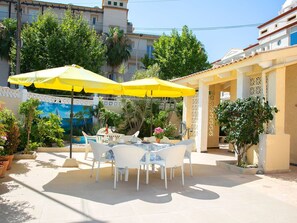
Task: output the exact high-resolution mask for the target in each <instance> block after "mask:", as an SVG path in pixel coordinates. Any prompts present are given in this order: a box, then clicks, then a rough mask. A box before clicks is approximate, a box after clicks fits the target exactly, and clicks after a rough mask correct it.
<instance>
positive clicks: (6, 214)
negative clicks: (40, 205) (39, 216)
mask: <svg viewBox="0 0 297 223" xmlns="http://www.w3.org/2000/svg"><path fill="white" fill-rule="evenodd" d="M31 208H32V207H31V206H30V204H29V203H28V202H26V201H19V202H11V201H9V200H7V199H3V198H1V197H0V216H1V219H0V221H1V223H18V222H20V223H22V222H27V221H29V220H33V219H34V218H33V217H32V216H31V215H30V214H28V213H27V212H26V210H27V209H31Z"/></svg>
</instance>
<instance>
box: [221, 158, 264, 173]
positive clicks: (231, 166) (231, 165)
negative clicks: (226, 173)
mask: <svg viewBox="0 0 297 223" xmlns="http://www.w3.org/2000/svg"><path fill="white" fill-rule="evenodd" d="M216 163H217V166H219V167H222V168H224V169H227V170H231V171H232V172H234V173H239V174H252V175H253V174H257V172H260V171H261V170H262V169H260V168H254V167H248V168H243V167H238V166H236V161H229V160H228V161H217V162H216Z"/></svg>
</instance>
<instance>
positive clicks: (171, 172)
mask: <svg viewBox="0 0 297 223" xmlns="http://www.w3.org/2000/svg"><path fill="white" fill-rule="evenodd" d="M172 175H173V168H170V180H172Z"/></svg>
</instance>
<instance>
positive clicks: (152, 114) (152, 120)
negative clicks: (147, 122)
mask: <svg viewBox="0 0 297 223" xmlns="http://www.w3.org/2000/svg"><path fill="white" fill-rule="evenodd" d="M152 135H153V98H152V97H151V136H152Z"/></svg>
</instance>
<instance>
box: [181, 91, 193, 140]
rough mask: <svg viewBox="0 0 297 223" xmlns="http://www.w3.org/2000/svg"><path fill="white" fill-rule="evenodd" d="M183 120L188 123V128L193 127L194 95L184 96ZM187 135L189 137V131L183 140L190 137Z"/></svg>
mask: <svg viewBox="0 0 297 223" xmlns="http://www.w3.org/2000/svg"><path fill="white" fill-rule="evenodd" d="M182 122H185V123H186V128H187V129H191V124H192V97H184V98H183V116H182ZM187 137H188V131H187V133H186V135H185V136H183V140H185V139H188V138H187ZM189 137H190V136H189Z"/></svg>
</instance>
